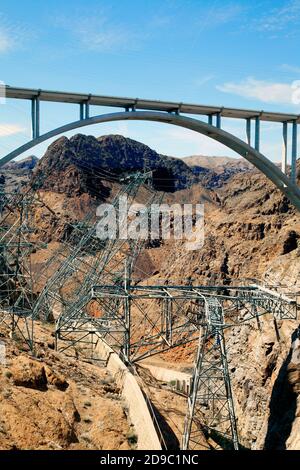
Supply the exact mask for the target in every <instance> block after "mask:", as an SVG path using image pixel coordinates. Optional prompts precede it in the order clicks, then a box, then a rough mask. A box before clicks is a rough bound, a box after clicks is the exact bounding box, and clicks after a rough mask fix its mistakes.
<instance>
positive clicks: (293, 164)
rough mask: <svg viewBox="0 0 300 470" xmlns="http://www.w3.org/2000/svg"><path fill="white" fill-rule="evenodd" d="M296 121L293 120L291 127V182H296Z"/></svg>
mask: <svg viewBox="0 0 300 470" xmlns="http://www.w3.org/2000/svg"><path fill="white" fill-rule="evenodd" d="M297 131H298V128H297V121H293V127H292V161H291V183H293V184H296V183H297V168H296V161H297Z"/></svg>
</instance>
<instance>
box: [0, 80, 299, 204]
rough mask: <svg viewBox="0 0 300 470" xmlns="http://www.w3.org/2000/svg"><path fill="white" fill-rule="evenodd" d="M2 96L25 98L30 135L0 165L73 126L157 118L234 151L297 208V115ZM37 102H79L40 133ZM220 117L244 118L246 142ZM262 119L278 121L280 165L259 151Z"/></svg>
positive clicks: (37, 93) (61, 96) (16, 93)
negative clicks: (97, 110)
mask: <svg viewBox="0 0 300 470" xmlns="http://www.w3.org/2000/svg"><path fill="white" fill-rule="evenodd" d="M5 98H6V99H20V100H30V102H31V122H32V139H31V140H30V141H28V142H27V143H25V144H24V145H21V146H20V147H18V148H16V149H15V150H13V151H12V152H10V153H8V154H7V155H4V156H2V158H0V167H1V166H2V165H4V164H5V163H8V162H9V161H11V160H13V159H15V158H16V157H18V156H19V155H21V154H22V153H24V152H26V151H28V150H30V149H32V148H34V147H35V146H36V145H38V144H40V143H42V142H45V141H47V140H48V139H51V138H52V137H55V136H57V135H59V134H62V133H64V132H68V131H71V130H74V129H79V128H82V127H85V126H89V125H92V124H100V123H107V122H114V121H126V120H135V121H153V122H160V123H166V124H172V125H175V126H179V127H183V128H186V129H190V130H192V131H195V132H198V133H200V134H202V135H205V136H207V137H210V138H211V139H213V140H215V141H218V142H220V143H222V144H223V145H225V146H227V147H228V148H230V149H231V150H233V151H235V152H236V153H238V154H239V155H241V156H242V157H244V158H245V159H246V160H248V161H249V162H250V163H252V164H253V165H254V166H255V167H256V168H258V170H260V171H261V172H262V173H263V174H264V175H265V176H266V177H267V178H269V179H270V180H271V181H272V182H273V183H274V184H275V185H276V186H277V188H279V190H280V191H281V192H282V193H283V194H284V195H285V196H286V197H287V198H288V199H289V200H290V201H291V203H292V204H293V205H294V206H295V207H296V208H297V209H298V210H299V211H300V189H299V187H298V186H297V184H296V159H297V130H298V124H299V123H300V115H297V114H286V113H275V112H265V111H255V110H248V109H236V108H224V107H217V106H206V105H198V104H188V103H174V102H165V101H155V100H145V99H138V98H136V99H132V98H120V97H111V96H100V95H92V94H80V93H70V92H58V91H46V90H41V89H38V90H37V89H25V88H12V87H9V86H6V87H5ZM42 101H47V102H56V103H65V104H68V103H73V104H78V105H79V119H78V120H75V121H73V122H71V123H68V124H65V125H63V126H60V127H58V128H56V129H53V130H51V131H48V132H46V133H44V134H40V119H41V112H40V103H41V102H42ZM91 105H93V106H99V107H110V108H111V107H113V108H117V109H122V111H120V110H118V111H117V112H115V113H109V114H99V115H96V116H90V106H91ZM4 109H5V108H4ZM191 115H195V116H204V117H205V118H206V119H207V122H205V121H202V120H199V119H196V118H194V117H190V116H191ZM222 117H225V118H231V119H239V120H243V121H245V125H246V137H247V139H246V141H243V140H241V139H240V138H238V137H236V136H234V135H233V134H231V133H229V132H226V131H225V130H223V129H222ZM263 121H267V122H276V123H282V142H283V152H282V165H281V169H280V168H278V167H277V166H276V165H275V164H274V163H273V162H272V161H271V160H270V159H269V158H267V157H266V156H265V155H263V154H262V153H261V152H260V140H261V125H260V124H261V122H263ZM289 127H291V145H290V147H291V158H290V167H291V171H290V176H288V175H287V166H288V140H289V139H288V130H289ZM253 131H254V132H253ZM252 134H254V135H252Z"/></svg>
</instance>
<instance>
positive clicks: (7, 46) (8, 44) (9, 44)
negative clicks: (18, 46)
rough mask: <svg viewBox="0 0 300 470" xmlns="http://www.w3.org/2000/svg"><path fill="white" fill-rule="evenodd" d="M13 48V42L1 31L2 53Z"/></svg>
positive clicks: (0, 43) (0, 44)
mask: <svg viewBox="0 0 300 470" xmlns="http://www.w3.org/2000/svg"><path fill="white" fill-rule="evenodd" d="M12 46H13V40H12V38H10V37H9V35H8V34H7V32H6V31H3V30H1V29H0V53H3V52H7V51H8V50H9V49H11V48H12Z"/></svg>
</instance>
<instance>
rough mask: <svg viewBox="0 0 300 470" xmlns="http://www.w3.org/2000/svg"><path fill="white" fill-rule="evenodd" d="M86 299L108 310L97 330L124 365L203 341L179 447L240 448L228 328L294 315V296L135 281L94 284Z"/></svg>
mask: <svg viewBox="0 0 300 470" xmlns="http://www.w3.org/2000/svg"><path fill="white" fill-rule="evenodd" d="M89 296H90V299H94V300H95V301H97V303H98V305H99V306H100V308H101V309H102V311H103V316H102V319H101V321H102V329H101V328H100V329H98V331H97V335H101V337H102V338H104V339H105V340H106V341H107V342H108V344H110V346H111V347H112V348H113V349H114V350H116V351H117V352H118V353H119V354H120V356H121V357H122V359H123V360H124V361H125V362H128V363H135V362H138V361H141V360H142V359H144V358H146V357H149V356H152V355H154V354H159V353H163V352H165V351H167V350H169V349H171V348H175V347H178V346H181V345H183V344H186V343H189V342H192V341H196V340H198V351H197V356H196V361H195V365H194V371H193V376H192V381H191V388H190V394H189V396H188V409H187V415H186V419H185V428H184V434H183V439H182V448H183V449H197V448H199V446H203V436H204V437H205V439H206V442H208V443H209V447H210V448H233V449H238V445H239V444H238V433H237V425H236V419H235V413H234V403H233V397H232V391H231V385H230V374H229V370H228V363H227V354H226V345H225V332H226V329H228V328H230V327H233V326H236V325H239V324H243V323H245V322H247V321H250V320H252V319H254V318H256V319H257V318H259V317H260V316H261V315H265V314H273V315H274V316H275V317H276V318H280V319H285V318H288V319H295V318H297V308H298V307H297V301H296V300H295V299H293V298H291V297H288V296H286V295H281V294H279V293H278V292H273V291H272V290H270V289H268V288H264V287H261V286H258V285H251V286H247V287H244V286H238V287H225V286H212V287H207V286H194V287H193V286H142V285H135V286H134V285H131V284H130V283H129V282H127V283H126V286H125V285H124V286H123V287H122V286H115V285H106V286H99V285H98V286H94V287H92V288H91V290H90V293H89ZM108 305H109V308H108V307H107V306H108ZM87 321H88V320H87ZM92 325H93V324H92V322H90V328H91V329H92ZM98 326H99V325H98ZM97 335H96V336H97ZM201 436H202V437H201ZM201 443H202V444H201Z"/></svg>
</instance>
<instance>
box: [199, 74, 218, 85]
mask: <svg viewBox="0 0 300 470" xmlns="http://www.w3.org/2000/svg"><path fill="white" fill-rule="evenodd" d="M214 77H215V76H214V75H204V76H203V77H201V78H198V79H196V80H195V84H196V86H202V85H205V83H207V82H210V81H211V80H212V79H213V78H214Z"/></svg>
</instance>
